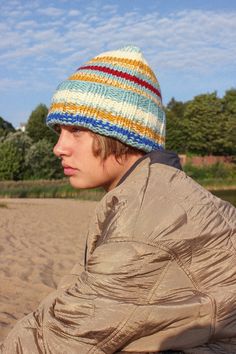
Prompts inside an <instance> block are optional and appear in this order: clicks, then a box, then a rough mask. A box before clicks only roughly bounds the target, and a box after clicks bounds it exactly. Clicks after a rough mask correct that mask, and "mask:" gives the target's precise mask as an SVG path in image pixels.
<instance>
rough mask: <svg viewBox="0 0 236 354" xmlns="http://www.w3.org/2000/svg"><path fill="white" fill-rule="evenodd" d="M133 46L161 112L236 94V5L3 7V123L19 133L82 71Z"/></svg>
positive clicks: (57, 0)
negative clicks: (152, 80)
mask: <svg viewBox="0 0 236 354" xmlns="http://www.w3.org/2000/svg"><path fill="white" fill-rule="evenodd" d="M130 44H133V45H136V46H139V47H140V48H141V50H142V51H143V54H144V57H145V58H146V60H147V61H148V63H149V64H150V66H151V67H152V69H153V70H154V72H155V73H156V76H157V78H158V80H159V82H160V86H161V91H162V96H163V102H164V104H167V103H168V102H169V101H170V99H171V98H172V97H174V98H175V99H176V100H180V101H184V102H185V101H187V100H191V99H192V98H193V97H194V96H196V95H198V94H202V93H210V92H213V91H217V93H218V95H219V97H222V96H223V95H224V93H225V91H226V90H228V89H230V88H232V87H234V88H235V87H236V81H235V80H236V1H235V0H224V1H222V0H116V1H115V0H113V1H112V0H91V1H90V0H87V1H85V0H52V1H51V0H47V1H46V0H0V82H1V85H0V116H1V117H2V118H4V119H5V120H7V121H8V122H11V123H12V124H13V125H14V126H15V127H16V128H17V127H18V126H19V124H20V123H21V122H27V120H28V118H29V116H30V113H31V112H32V110H33V109H35V108H36V106H37V105H38V104H40V103H44V104H46V105H47V106H49V105H50V100H51V97H52V95H53V93H54V91H55V89H56V87H57V86H58V84H59V83H60V82H61V81H63V80H65V79H66V78H67V77H68V76H70V75H71V74H72V73H73V72H75V71H76V69H77V68H78V67H79V66H81V65H83V64H84V63H85V62H86V61H88V60H89V59H91V58H93V57H94V56H95V55H98V54H100V53H102V52H104V51H108V50H114V49H119V48H120V47H122V46H125V45H130Z"/></svg>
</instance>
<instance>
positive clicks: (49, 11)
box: [37, 7, 64, 17]
mask: <svg viewBox="0 0 236 354" xmlns="http://www.w3.org/2000/svg"><path fill="white" fill-rule="evenodd" d="M37 12H38V13H39V14H42V15H45V16H52V17H54V16H61V15H63V13H64V11H63V10H62V9H59V8H57V7H45V8H41V9H38V11H37Z"/></svg>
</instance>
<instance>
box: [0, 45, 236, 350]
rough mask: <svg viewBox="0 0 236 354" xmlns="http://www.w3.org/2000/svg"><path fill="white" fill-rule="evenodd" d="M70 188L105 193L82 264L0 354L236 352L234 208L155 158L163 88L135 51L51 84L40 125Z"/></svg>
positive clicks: (160, 155) (168, 159)
mask: <svg viewBox="0 0 236 354" xmlns="http://www.w3.org/2000/svg"><path fill="white" fill-rule="evenodd" d="M47 123H48V125H50V126H52V127H53V128H54V129H55V130H56V131H58V132H59V134H60V136H59V140H58V143H57V145H56V146H55V148H54V152H55V154H56V155H57V156H58V157H59V158H61V160H62V166H63V168H64V172H65V174H66V175H67V176H69V179H70V182H71V184H72V185H73V186H74V187H75V188H93V187H97V186H103V187H104V188H105V189H106V190H107V191H108V193H107V194H106V195H105V197H104V198H103V199H102V201H101V202H100V203H99V204H98V208H97V211H96V213H95V215H94V218H93V220H92V221H91V224H90V228H89V232H88V238H87V248H86V252H85V262H84V266H83V269H82V270H78V269H79V267H78V266H75V267H74V269H73V270H72V274H71V276H70V277H65V279H64V280H63V281H62V283H61V285H60V287H59V288H58V290H57V291H55V292H53V293H52V294H51V295H50V296H49V297H47V298H46V299H45V300H44V301H43V302H42V303H41V304H40V306H39V308H38V309H37V310H36V311H35V312H33V313H32V314H29V315H28V316H26V317H25V318H24V319H23V320H22V321H20V322H19V323H18V324H17V325H16V327H15V328H14V329H13V331H12V332H11V333H10V334H9V336H8V337H7V339H6V341H5V342H4V344H3V345H2V353H4V354H13V353H30V354H31V353H70V354H73V353H81V354H83V353H97V354H102V353H107V354H108V353H110V354H111V353H118V352H122V353H160V352H165V351H168V350H173V351H177V350H179V351H181V352H182V353H186V354H190V353H191V354H213V353H228V354H232V353H236V262H235V253H236V237H235V236H236V234H235V230H236V224H235V219H236V210H235V208H234V207H233V206H232V205H230V204H229V203H227V202H223V201H221V200H220V199H218V198H216V197H214V196H213V195H212V194H210V193H209V192H208V191H206V190H205V189H203V188H202V187H201V186H199V185H198V184H197V183H195V182H194V181H193V180H192V179H191V178H189V177H187V176H186V175H185V173H184V172H183V171H182V170H181V167H180V164H179V160H178V158H177V156H176V155H175V154H173V153H170V152H166V151H165V150H164V148H163V147H164V135H165V129H164V127H165V117H164V112H163V108H162V103H161V93H160V87H159V84H158V82H157V80H156V77H155V75H154V74H153V72H152V70H151V69H150V67H149V66H148V64H147V62H146V61H145V59H144V58H143V56H142V54H141V52H140V50H139V49H137V48H136V47H125V48H122V49H120V50H117V51H113V52H107V53H103V54H101V55H99V56H97V57H96V58H94V59H92V60H91V61H90V62H88V63H87V64H86V65H84V66H82V67H80V68H79V69H78V70H77V71H76V73H75V74H74V75H72V76H71V77H70V78H69V79H68V80H66V81H64V82H63V83H62V84H60V85H59V87H58V89H57V91H56V93H55V95H54V97H53V101H52V105H51V109H50V112H49V115H48V119H47Z"/></svg>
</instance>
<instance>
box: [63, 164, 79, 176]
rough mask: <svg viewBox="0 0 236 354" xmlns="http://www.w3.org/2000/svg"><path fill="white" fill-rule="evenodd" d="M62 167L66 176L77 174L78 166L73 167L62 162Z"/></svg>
mask: <svg viewBox="0 0 236 354" xmlns="http://www.w3.org/2000/svg"><path fill="white" fill-rule="evenodd" d="M62 167H63V169H64V174H65V175H66V176H73V175H75V174H76V172H77V169H76V168H73V167H71V166H68V165H65V164H62Z"/></svg>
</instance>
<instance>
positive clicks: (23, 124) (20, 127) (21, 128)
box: [17, 123, 26, 132]
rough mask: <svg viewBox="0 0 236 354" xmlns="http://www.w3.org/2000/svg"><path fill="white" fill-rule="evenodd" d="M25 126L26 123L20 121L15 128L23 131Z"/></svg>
mask: <svg viewBox="0 0 236 354" xmlns="http://www.w3.org/2000/svg"><path fill="white" fill-rule="evenodd" d="M25 128H26V123H20V126H19V127H18V128H17V129H19V130H21V131H22V132H25Z"/></svg>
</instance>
